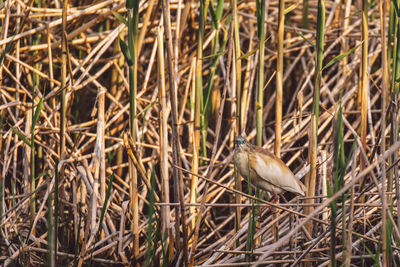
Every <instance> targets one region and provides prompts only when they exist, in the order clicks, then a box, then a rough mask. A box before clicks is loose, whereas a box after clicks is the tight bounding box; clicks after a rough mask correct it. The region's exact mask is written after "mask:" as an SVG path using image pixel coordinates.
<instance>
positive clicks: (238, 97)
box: [232, 0, 251, 247]
mask: <svg viewBox="0 0 400 267" xmlns="http://www.w3.org/2000/svg"><path fill="white" fill-rule="evenodd" d="M232 13H233V27H234V38H235V43H234V44H235V54H234V55H235V61H234V62H233V64H232V65H233V67H234V68H236V73H235V74H236V77H235V78H234V79H232V81H235V85H236V135H241V134H242V132H243V131H244V126H243V125H242V122H244V118H243V113H242V104H241V103H242V90H241V60H240V40H239V37H240V36H239V23H238V15H237V1H236V0H233V1H232ZM234 177H235V189H236V190H238V191H242V180H241V178H240V175H239V174H238V173H237V172H236V168H235V170H234ZM235 202H236V204H240V203H241V195H239V194H235ZM241 210H242V209H241V208H240V207H237V208H236V209H235V231H238V230H239V229H240V222H241ZM250 218H251V217H250ZM249 227H250V224H249ZM249 229H250V228H249ZM250 232H251V231H249V236H250ZM239 245H240V242H239V239H237V240H236V246H237V247H238V246H239Z"/></svg>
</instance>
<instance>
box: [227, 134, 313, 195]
mask: <svg viewBox="0 0 400 267" xmlns="http://www.w3.org/2000/svg"><path fill="white" fill-rule="evenodd" d="M233 159H234V162H235V165H236V167H237V169H238V170H239V173H240V175H242V176H243V177H244V178H245V179H246V180H247V177H248V176H250V177H249V178H250V182H251V184H252V185H253V186H255V187H256V188H260V189H263V190H265V191H268V192H271V193H272V194H273V195H274V200H277V199H275V198H277V197H278V196H277V195H278V194H281V193H283V192H285V191H289V192H292V193H295V194H298V195H302V196H304V195H305V192H306V187H305V186H304V184H303V183H302V182H300V181H299V180H298V179H297V178H296V177H295V176H294V174H293V173H292V171H291V170H290V169H289V168H288V167H287V166H286V164H285V163H283V161H282V160H281V159H280V158H278V157H276V156H275V155H274V154H272V153H270V152H268V151H267V150H265V149H263V148H261V147H258V146H255V145H252V144H250V143H249V142H248V141H247V139H246V138H245V137H243V136H237V137H236V139H235V154H234V157H233Z"/></svg>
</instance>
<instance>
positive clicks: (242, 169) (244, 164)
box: [233, 152, 250, 178]
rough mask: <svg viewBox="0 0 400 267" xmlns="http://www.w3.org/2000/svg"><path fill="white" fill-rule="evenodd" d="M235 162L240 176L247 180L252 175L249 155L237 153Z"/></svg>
mask: <svg viewBox="0 0 400 267" xmlns="http://www.w3.org/2000/svg"><path fill="white" fill-rule="evenodd" d="M233 160H234V162H235V165H236V168H237V169H238V171H239V173H240V175H242V176H243V177H244V178H247V177H248V176H249V174H250V169H249V157H248V155H247V153H245V152H237V153H235V155H234V158H233Z"/></svg>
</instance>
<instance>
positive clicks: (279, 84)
mask: <svg viewBox="0 0 400 267" xmlns="http://www.w3.org/2000/svg"><path fill="white" fill-rule="evenodd" d="M284 12H285V0H279V23H278V49H277V50H278V56H277V64H276V66H277V68H276V100H275V149H274V152H275V156H277V157H280V154H281V129H282V95H283V92H282V91H283V41H284V33H285V32H284V30H285V14H284Z"/></svg>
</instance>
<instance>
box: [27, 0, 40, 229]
mask: <svg viewBox="0 0 400 267" xmlns="http://www.w3.org/2000/svg"><path fill="white" fill-rule="evenodd" d="M35 5H36V6H37V7H40V6H41V5H40V1H37V0H35ZM39 39H40V34H35V35H34V36H33V45H37V44H38V43H39ZM37 53H38V51H34V52H33V55H34V56H35V55H36V54H37ZM34 67H35V69H37V70H39V63H36V64H35V65H34ZM32 75H33V85H32V101H31V104H32V109H31V112H32V124H31V126H32V127H31V162H30V163H31V166H30V167H31V171H30V193H31V197H30V216H31V220H32V222H33V220H34V219H35V216H36V203H35V198H36V197H35V194H33V192H34V191H35V189H36V185H35V134H34V132H35V124H36V122H35V116H34V114H35V90H36V89H37V88H38V87H39V75H37V73H35V72H33V73H32ZM38 108H39V107H38ZM33 231H35V229H33Z"/></svg>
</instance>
